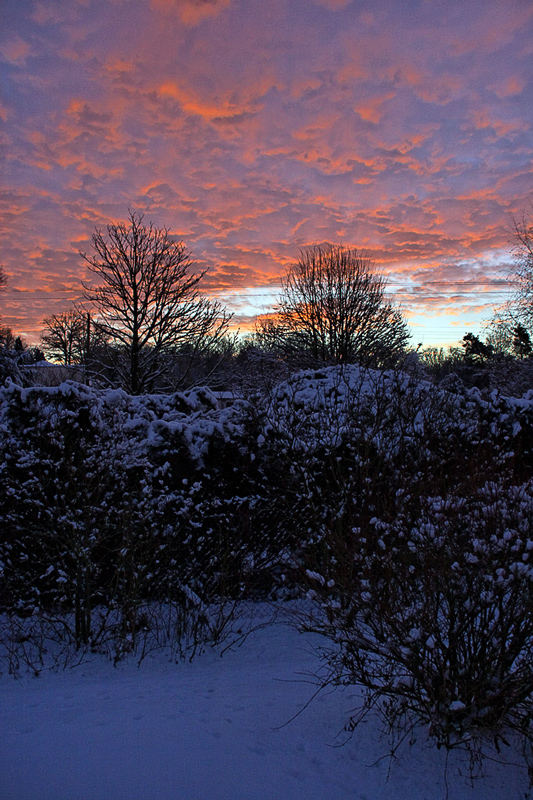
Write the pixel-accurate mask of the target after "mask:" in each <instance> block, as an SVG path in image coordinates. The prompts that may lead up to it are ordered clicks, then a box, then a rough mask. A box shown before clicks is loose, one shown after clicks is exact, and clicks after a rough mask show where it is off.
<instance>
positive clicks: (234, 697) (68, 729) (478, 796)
mask: <svg viewBox="0 0 533 800" xmlns="http://www.w3.org/2000/svg"><path fill="white" fill-rule="evenodd" d="M314 642H315V643H316V639H315V640H314ZM314 642H313V638H312V637H311V636H309V635H307V634H306V635H301V634H298V633H297V632H296V631H295V630H293V629H292V628H290V627H288V626H287V625H281V624H276V625H273V626H269V627H265V628H262V629H259V630H257V631H256V632H254V633H253V634H251V635H250V636H249V637H248V638H247V639H246V640H245V641H244V643H243V644H242V645H241V646H240V647H234V648H232V649H229V650H226V651H225V652H224V654H223V655H222V657H221V655H220V651H214V650H208V651H207V652H206V653H204V654H203V655H201V656H200V657H197V658H196V659H195V660H194V661H193V662H192V663H178V664H174V663H169V661H168V657H167V658H165V656H164V655H162V654H161V653H160V654H157V655H154V656H151V657H147V658H146V659H145V660H144V661H143V662H142V663H141V665H140V667H137V665H136V663H134V662H133V661H130V662H128V663H121V664H119V666H118V667H117V668H114V667H113V666H112V663H110V662H109V661H108V660H105V659H104V658H103V657H100V656H91V660H89V661H86V662H85V663H83V664H81V665H79V666H77V667H74V668H70V669H68V670H66V671H61V672H55V673H52V672H48V673H43V674H41V676H40V677H39V678H35V677H29V676H27V677H22V678H20V679H17V680H15V679H13V677H10V676H8V675H3V676H2V677H1V678H0V708H1V709H2V711H1V717H0V742H1V744H0V798H2V800H122V799H123V800H285V799H286V800H300V798H302V800H445V798H448V800H521V799H522V798H526V797H527V796H528V794H527V785H528V781H527V775H526V772H525V769H523V768H521V767H518V766H506V767H505V768H503V767H501V766H499V765H497V764H494V763H489V764H487V765H486V773H487V774H486V776H485V777H484V778H482V779H480V780H478V781H476V782H475V783H474V786H473V787H472V786H470V785H469V784H468V782H467V780H466V778H465V777H462V776H461V775H460V772H465V771H466V768H467V767H466V764H465V763H464V761H463V762H461V759H460V758H457V757H455V756H454V757H450V759H449V762H448V768H447V770H445V754H444V753H443V752H439V751H437V750H436V749H435V748H432V747H430V746H428V743H427V740H426V739H425V736H424V734H423V733H420V734H419V737H418V740H417V741H416V742H415V743H414V744H413V745H411V746H409V745H405V746H404V747H403V749H402V751H401V757H400V759H399V760H398V761H397V762H395V763H394V764H392V766H391V765H390V761H389V759H387V758H381V756H385V755H386V753H387V740H386V739H385V738H383V737H382V736H381V735H380V732H379V727H378V725H377V724H376V721H375V720H374V721H372V720H368V719H367V720H366V721H365V722H364V723H363V724H362V725H361V726H360V727H359V728H358V729H357V731H356V732H355V734H354V735H353V736H352V737H351V738H350V739H349V740H348V741H347V742H346V743H345V744H344V746H342V743H343V742H345V740H346V734H344V735H343V732H342V729H343V723H344V722H345V721H346V718H347V716H348V714H349V712H350V709H352V708H354V706H355V705H356V704H357V692H356V691H355V690H354V689H337V690H334V691H323V692H322V693H320V694H319V695H318V696H317V697H315V698H314V699H313V700H312V701H311V702H310V703H308V701H309V700H310V698H311V697H312V695H313V694H314V693H315V691H316V687H315V685H314V684H313V683H312V680H311V677H310V675H311V673H314V672H316V671H317V670H318V667H319V662H318V660H317V656H316V654H315V652H314V650H313V643H314Z"/></svg>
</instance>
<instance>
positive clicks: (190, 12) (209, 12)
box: [152, 0, 232, 25]
mask: <svg viewBox="0 0 533 800" xmlns="http://www.w3.org/2000/svg"><path fill="white" fill-rule="evenodd" d="M231 2H232V0H152V3H153V4H154V6H155V7H156V8H160V9H163V10H164V11H166V12H172V11H177V12H178V14H179V16H180V19H181V21H182V22H184V23H185V24H186V25H197V24H198V23H199V22H201V21H202V20H204V19H208V18H209V17H216V16H217V15H218V14H220V13H221V11H223V10H224V9H226V8H228V7H229V6H230V5H231Z"/></svg>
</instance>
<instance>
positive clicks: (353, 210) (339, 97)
mask: <svg viewBox="0 0 533 800" xmlns="http://www.w3.org/2000/svg"><path fill="white" fill-rule="evenodd" d="M2 17H3V26H2V31H3V32H2V35H1V39H0V60H1V69H2V86H3V91H2V99H1V101H0V120H2V124H3V128H4V134H3V138H4V156H3V172H2V176H3V180H2V183H3V187H4V188H3V191H2V201H1V208H0V213H1V222H0V224H1V229H2V238H3V247H2V254H1V255H0V261H1V262H2V263H3V265H4V268H5V271H6V273H7V276H8V280H9V283H8V287H7V290H6V291H5V292H4V293H3V295H2V299H1V300H0V314H1V316H2V320H3V322H4V323H6V324H8V325H10V326H11V327H12V328H13V330H14V331H16V333H20V334H22V335H24V336H25V337H26V338H27V339H28V340H29V341H30V342H36V341H37V340H38V337H39V331H40V329H41V324H42V319H43V317H45V316H47V315H50V314H53V313H59V312H61V311H64V310H66V309H67V308H69V307H71V306H72V304H73V303H74V302H75V301H76V300H77V299H78V298H79V297H80V294H81V281H82V280H85V279H87V278H88V277H89V276H88V273H87V271H86V267H85V266H84V264H83V261H82V259H81V258H80V256H79V254H78V251H79V250H81V251H85V252H87V251H89V250H90V247H91V244H90V238H91V234H92V233H93V231H94V229H95V227H97V228H99V229H105V226H106V225H107V224H108V223H110V222H114V221H119V220H123V219H125V218H126V217H127V213H128V208H130V209H134V210H137V211H141V212H144V213H145V215H146V219H147V220H149V221H153V222H154V223H155V224H156V225H157V226H159V227H162V226H166V227H168V228H169V229H170V230H171V232H172V233H173V234H174V235H175V236H176V237H177V238H179V239H182V240H183V241H184V242H185V244H186V246H187V248H188V249H189V250H190V251H191V253H192V257H193V259H194V261H195V263H196V264H197V265H198V268H199V269H205V268H208V269H209V272H208V275H207V276H206V277H205V278H204V283H203V285H204V289H205V291H207V292H208V293H209V294H210V295H211V296H213V297H216V298H217V299H219V300H220V301H221V302H222V303H223V304H224V305H227V307H228V308H229V309H230V310H232V311H234V312H235V323H236V326H238V327H240V328H241V330H247V329H249V328H250V327H251V326H252V325H253V319H254V317H255V315H256V314H258V313H261V312H264V311H268V310H271V309H272V306H273V303H274V302H275V299H276V296H277V292H278V290H279V281H280V276H281V275H282V274H283V273H284V271H285V268H286V267H287V265H289V264H290V263H291V262H293V261H294V260H295V259H296V258H297V257H298V253H299V249H300V248H302V247H305V246H306V245H308V244H313V243H322V242H329V243H339V244H346V245H349V246H353V247H357V248H361V249H363V250H367V251H369V252H371V253H372V254H373V256H374V258H375V260H376V264H377V266H378V267H379V269H380V270H382V271H383V272H385V273H386V274H387V276H388V278H389V291H390V292H391V293H392V295H393V296H394V297H395V298H396V299H397V300H398V301H399V302H400V303H401V305H402V308H403V309H404V311H405V313H406V315H407V317H408V318H409V321H410V324H411V327H412V331H413V343H414V344H416V343H418V342H423V343H424V344H426V345H428V344H434V343H439V344H448V343H451V342H454V341H457V340H459V339H461V338H462V336H463V335H464V333H465V332H466V331H467V330H474V331H477V330H479V325H480V323H481V321H482V320H484V319H487V318H489V317H490V316H491V314H492V309H493V307H494V306H495V305H496V304H498V303H501V302H502V301H504V300H505V299H506V296H507V293H508V291H509V281H508V279H507V278H506V274H507V271H508V269H509V266H510V265H511V263H512V255H511V241H510V240H511V233H510V227H511V217H512V215H513V214H514V215H520V214H521V213H522V210H523V209H524V207H525V206H526V204H527V202H528V198H529V197H531V193H532V192H533V170H532V166H533V67H532V63H533V5H532V4H531V2H530V0H507V1H506V2H502V0H468V2H465V0H447V1H446V2H444V0H26V1H25V2H21V1H20V0H4V3H3V4H2Z"/></svg>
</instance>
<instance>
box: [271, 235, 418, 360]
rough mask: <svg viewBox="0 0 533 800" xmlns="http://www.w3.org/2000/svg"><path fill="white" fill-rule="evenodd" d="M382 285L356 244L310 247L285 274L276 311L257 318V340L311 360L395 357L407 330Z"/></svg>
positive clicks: (380, 277) (402, 345)
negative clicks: (274, 313)
mask: <svg viewBox="0 0 533 800" xmlns="http://www.w3.org/2000/svg"><path fill="white" fill-rule="evenodd" d="M385 286H386V284H385V280H384V278H383V277H382V276H380V275H378V274H376V272H375V271H374V269H373V262H372V260H371V259H370V258H369V257H367V256H364V255H362V254H360V253H359V252H358V251H357V250H355V249H354V250H352V249H349V248H345V247H341V246H333V247H330V246H328V247H321V246H314V247H309V248H307V249H305V250H303V251H302V252H301V255H300V259H299V261H298V262H297V263H296V264H294V265H293V266H292V267H291V268H290V269H289V270H288V272H287V275H286V276H285V279H284V281H283V294H282V297H281V299H280V301H279V306H278V309H277V314H276V317H275V318H266V319H263V320H260V322H259V325H258V328H257V332H256V333H257V340H258V341H259V343H260V344H261V345H262V346H264V347H267V348H268V349H274V350H277V351H278V352H280V354H283V355H284V356H285V357H290V356H294V357H296V358H298V359H299V360H300V361H301V360H302V359H304V360H306V359H307V360H308V361H309V363H314V364H316V363H323V364H341V363H349V362H354V361H357V362H360V363H365V364H374V365H381V364H385V363H388V362H390V361H394V360H395V359H397V358H398V357H399V356H400V355H401V354H402V353H403V352H404V351H405V347H406V345H407V342H408V339H409V332H408V328H407V325H406V323H405V321H404V319H403V317H402V315H401V313H400V311H398V310H397V309H394V308H393V306H392V304H391V303H389V302H388V301H387V300H386V299H385V296H384V292H385Z"/></svg>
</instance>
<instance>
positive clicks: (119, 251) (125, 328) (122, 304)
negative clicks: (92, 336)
mask: <svg viewBox="0 0 533 800" xmlns="http://www.w3.org/2000/svg"><path fill="white" fill-rule="evenodd" d="M143 219H144V217H143V215H142V214H138V213H135V212H131V211H130V214H129V223H128V224H123V223H121V224H117V225H108V226H107V236H104V235H103V234H102V233H101V232H100V231H96V233H95V234H94V235H93V248H94V254H93V255H90V256H87V255H86V254H85V253H81V255H82V257H83V258H84V260H85V261H86V263H87V264H88V266H89V269H90V270H91V272H93V273H94V274H95V275H96V276H97V277H98V278H99V279H100V280H101V282H102V283H101V285H100V286H98V287H96V288H93V287H91V286H88V285H87V284H84V290H85V297H86V299H87V300H89V301H90V302H91V303H92V304H93V306H94V308H95V309H96V312H97V318H96V325H97V327H98V328H99V329H100V330H102V331H103V333H105V334H106V336H108V337H109V339H111V340H112V341H113V342H114V343H115V344H116V345H117V346H118V350H117V351H116V352H118V353H119V354H120V359H118V360H117V363H116V367H117V369H118V370H119V373H120V378H121V382H122V385H123V386H124V387H125V388H126V389H127V390H128V391H130V392H131V393H132V394H140V393H141V392H144V391H148V390H150V389H151V388H153V384H154V381H155V379H156V377H158V375H160V374H161V369H162V366H163V364H164V362H165V359H164V358H162V357H163V356H165V355H168V354H169V353H172V352H175V351H178V350H180V349H182V348H184V347H188V348H191V347H192V348H193V349H194V348H196V349H198V348H200V347H202V346H205V342H207V341H208V342H210V343H213V342H216V341H217V340H218V339H220V338H221V337H222V336H223V335H224V333H225V332H226V330H227V327H228V324H229V320H230V316H228V315H227V314H226V312H225V311H224V310H223V309H222V307H221V305H220V304H219V303H217V302H213V301H211V300H208V299H206V298H205V297H202V296H201V295H200V293H199V291H198V284H199V282H200V281H201V279H202V277H203V276H204V274H205V272H201V273H199V274H194V273H192V272H191V268H192V262H191V259H190V256H189V254H188V253H187V251H186V249H185V246H184V244H183V243H182V242H176V241H174V240H173V239H172V238H171V236H170V233H169V230H168V228H156V227H155V226H154V225H153V223H150V224H149V225H148V226H146V225H145V224H144V223H143Z"/></svg>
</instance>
